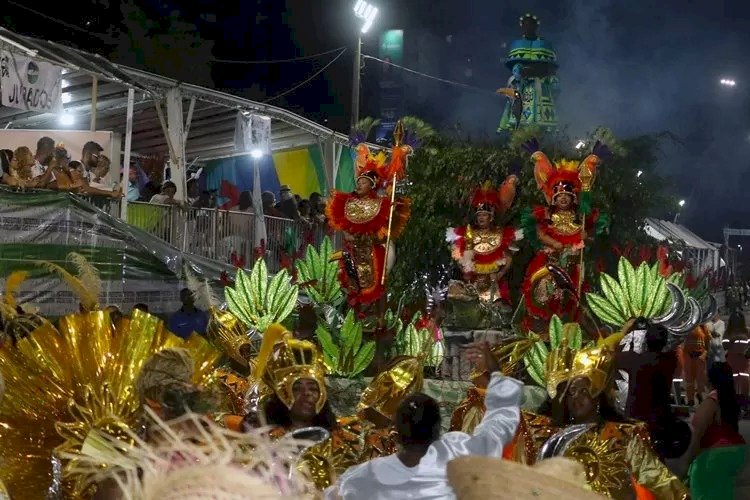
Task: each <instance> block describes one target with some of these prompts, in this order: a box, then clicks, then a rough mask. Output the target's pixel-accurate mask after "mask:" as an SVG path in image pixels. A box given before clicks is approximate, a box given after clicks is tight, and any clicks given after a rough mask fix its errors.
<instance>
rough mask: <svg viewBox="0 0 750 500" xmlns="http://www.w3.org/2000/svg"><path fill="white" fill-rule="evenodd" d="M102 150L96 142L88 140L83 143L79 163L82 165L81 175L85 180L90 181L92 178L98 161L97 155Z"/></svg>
mask: <svg viewBox="0 0 750 500" xmlns="http://www.w3.org/2000/svg"><path fill="white" fill-rule="evenodd" d="M102 151H104V148H103V147H101V146H100V145H99V144H98V143H96V142H94V141H89V142H87V143H86V144H84V145H83V151H81V164H82V165H83V169H84V170H83V176H84V178H85V179H86V181H88V182H91V180H92V179H93V178H94V173H93V171H94V169H96V166H97V164H98V163H99V155H100V154H101V152H102Z"/></svg>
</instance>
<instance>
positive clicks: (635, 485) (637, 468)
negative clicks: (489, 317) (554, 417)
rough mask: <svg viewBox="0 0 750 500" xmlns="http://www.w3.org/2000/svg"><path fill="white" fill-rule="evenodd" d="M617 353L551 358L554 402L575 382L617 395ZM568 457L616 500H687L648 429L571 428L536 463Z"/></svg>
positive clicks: (601, 350)
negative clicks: (562, 391)
mask: <svg viewBox="0 0 750 500" xmlns="http://www.w3.org/2000/svg"><path fill="white" fill-rule="evenodd" d="M614 371H615V365H614V352H613V351H612V350H611V349H609V348H608V347H607V346H598V347H591V348H586V349H580V350H578V351H573V350H570V349H569V348H567V347H563V348H560V349H558V350H557V351H553V352H552V353H550V355H549V357H548V358H547V377H548V378H547V391H548V393H549V395H550V397H552V398H556V397H559V398H561V399H562V400H563V404H565V401H564V398H565V394H558V390H560V388H563V389H562V390H565V391H567V388H568V387H569V385H570V384H571V382H573V381H574V380H577V379H580V378H585V379H586V380H588V382H589V384H588V386H589V393H590V395H591V397H592V398H594V399H596V398H598V397H599V396H600V395H601V394H602V393H603V394H606V395H607V397H609V398H610V399H611V397H612V396H613V395H614ZM552 456H563V457H567V458H571V459H573V460H576V461H577V462H579V463H581V464H583V465H584V467H585V468H586V477H587V480H588V484H589V486H590V487H591V489H592V490H594V491H596V492H598V493H601V494H603V495H606V496H608V497H611V498H617V499H630V498H649V497H651V498H654V497H655V498H658V499H663V500H671V499H684V498H687V490H686V489H685V486H684V485H683V484H682V483H681V482H680V480H679V479H677V478H676V477H675V476H674V475H673V474H672V473H671V472H670V471H669V470H668V469H667V467H666V466H665V465H664V464H663V463H662V462H661V461H660V460H659V459H658V457H657V456H656V454H655V453H654V451H653V450H652V449H651V445H650V441H649V434H648V431H647V428H646V426H645V425H643V424H640V423H637V424H636V423H624V422H613V421H599V422H593V423H584V424H571V425H567V426H565V427H563V428H561V429H560V430H558V431H557V432H556V433H555V434H554V435H553V436H552V437H550V439H549V440H547V442H546V443H545V444H544V445H543V446H542V447H541V449H540V450H539V453H538V455H537V459H541V458H550V457H552Z"/></svg>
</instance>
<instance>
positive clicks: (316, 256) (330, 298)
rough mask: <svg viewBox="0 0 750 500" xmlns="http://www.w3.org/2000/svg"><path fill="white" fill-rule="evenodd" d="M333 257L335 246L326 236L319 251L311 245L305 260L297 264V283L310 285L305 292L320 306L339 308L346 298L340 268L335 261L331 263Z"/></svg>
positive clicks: (306, 252)
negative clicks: (339, 273)
mask: <svg viewBox="0 0 750 500" xmlns="http://www.w3.org/2000/svg"><path fill="white" fill-rule="evenodd" d="M332 255H333V245H332V244H331V240H330V238H328V236H326V237H325V238H323V242H322V243H321V244H320V248H319V249H316V248H315V247H314V246H312V245H309V246H308V247H307V250H306V251H305V258H304V259H300V260H298V261H297V262H296V266H297V281H299V282H301V283H307V282H309V283H310V285H309V286H307V287H306V288H305V290H304V292H305V294H306V295H307V296H308V297H310V300H312V301H313V302H314V303H315V304H316V305H319V306H322V305H324V304H328V305H331V306H334V307H335V306H338V305H339V304H340V303H341V300H342V299H343V297H344V294H343V292H342V291H341V284H340V283H339V280H338V272H339V266H338V264H337V263H336V262H335V261H333V262H331V257H332Z"/></svg>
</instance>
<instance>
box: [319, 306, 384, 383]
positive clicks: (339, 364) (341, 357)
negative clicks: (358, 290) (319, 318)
mask: <svg viewBox="0 0 750 500" xmlns="http://www.w3.org/2000/svg"><path fill="white" fill-rule="evenodd" d="M329 328H330V327H329ZM329 328H327V327H326V326H324V325H322V324H321V325H318V328H317V329H316V330H315V336H316V337H317V338H318V342H319V343H320V347H321V349H322V350H323V362H324V363H325V365H326V368H327V369H328V372H329V373H331V374H332V375H338V376H340V377H346V378H354V377H356V376H358V375H359V374H360V373H362V372H363V371H364V370H365V369H366V368H367V367H368V366H369V365H370V363H371V362H372V360H373V358H374V357H375V342H374V341H372V340H371V341H369V342H364V343H363V342H362V324H361V323H360V322H358V321H356V320H355V319H354V312H353V311H352V310H351V309H350V310H349V312H347V313H346V317H345V318H344V322H343V323H342V324H341V329H340V330H339V331H338V333H337V334H336V335H335V336H334V335H333V334H332V332H331V331H330V330H329Z"/></svg>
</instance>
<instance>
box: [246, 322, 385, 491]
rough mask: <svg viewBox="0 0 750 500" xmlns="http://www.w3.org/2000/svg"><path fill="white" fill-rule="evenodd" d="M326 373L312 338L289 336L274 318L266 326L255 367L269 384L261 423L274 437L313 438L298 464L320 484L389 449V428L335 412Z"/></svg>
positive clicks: (326, 483)
mask: <svg viewBox="0 0 750 500" xmlns="http://www.w3.org/2000/svg"><path fill="white" fill-rule="evenodd" d="M325 374H326V369H325V365H324V363H323V358H322V355H321V354H320V352H319V351H318V348H317V346H316V345H315V344H313V343H312V342H309V341H306V340H298V339H295V338H293V337H292V334H291V332H289V331H287V330H286V329H285V328H284V327H283V326H281V325H278V324H275V325H271V327H270V328H269V329H268V330H266V332H265V333H264V335H263V343H262V345H261V349H260V352H259V354H258V357H257V359H256V365H255V372H254V377H255V378H256V380H260V381H262V382H263V384H265V385H266V386H267V387H268V388H270V389H271V390H272V392H271V393H270V394H269V395H268V396H267V397H266V398H265V399H264V400H263V401H261V402H260V404H259V408H260V410H261V414H262V417H261V423H265V424H268V425H271V426H273V429H272V430H271V432H270V435H271V437H272V438H274V439H282V438H285V437H286V436H290V437H292V438H300V439H307V440H311V441H314V442H315V444H314V445H313V446H310V447H309V448H307V449H306V450H305V452H304V453H303V454H302V456H301V460H300V463H299V467H300V469H302V470H304V471H305V472H306V474H308V475H309V477H310V478H311V479H312V481H313V483H314V484H315V486H316V487H318V488H319V489H324V488H326V487H328V486H330V484H331V482H332V481H333V479H334V478H335V477H336V475H338V474H340V473H342V472H344V471H345V470H346V469H347V468H349V467H350V466H352V465H356V464H359V463H361V462H363V461H365V460H368V459H370V458H372V457H374V456H381V455H386V454H389V453H392V452H393V447H392V445H390V444H389V442H390V441H389V431H388V430H387V429H384V430H378V429H375V428H373V426H372V425H370V424H368V423H367V422H365V421H363V420H360V419H358V418H356V417H344V418H339V419H337V418H336V416H335V414H334V413H333V410H332V409H331V406H330V403H329V402H328V398H327V394H326V385H325ZM379 392H380V393H383V394H384V393H387V391H384V390H383V389H381V390H380V391H379ZM250 419H252V420H254V418H253V417H251V418H250ZM250 419H248V420H250ZM264 421H265V422H264Z"/></svg>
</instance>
